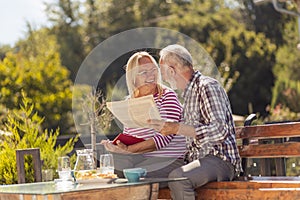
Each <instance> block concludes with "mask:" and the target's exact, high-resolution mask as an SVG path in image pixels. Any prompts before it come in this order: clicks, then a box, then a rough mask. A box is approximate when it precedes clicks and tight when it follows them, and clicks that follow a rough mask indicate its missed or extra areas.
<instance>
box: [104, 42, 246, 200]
mask: <svg viewBox="0 0 300 200" xmlns="http://www.w3.org/2000/svg"><path fill="white" fill-rule="evenodd" d="M161 77H162V78H163V80H164V81H166V82H168V83H169V84H170V86H171V88H172V89H178V90H180V91H182V92H183V93H182V97H183V104H182V105H181V103H180V102H179V100H178V98H177V95H176V93H175V92H174V91H173V90H172V89H170V88H168V87H166V86H164V85H163V84H162V83H161ZM126 81H127V87H128V90H129V98H137V97H141V96H145V95H153V97H154V100H155V102H156V105H157V107H158V110H159V112H160V114H161V118H162V119H163V120H161V121H160V120H151V119H149V120H148V124H149V126H148V127H145V128H130V127H124V133H127V134H131V135H133V136H136V137H140V138H144V139H145V141H143V142H140V143H137V144H134V145H129V146H126V145H125V144H123V143H121V142H120V141H117V145H113V144H112V143H111V142H109V141H102V143H103V144H104V146H105V148H106V149H107V150H108V151H110V152H112V153H113V155H114V160H115V171H116V173H117V174H118V176H119V177H123V174H122V169H124V168H132V167H143V168H146V169H147V171H148V174H147V176H148V177H171V178H177V177H187V180H185V181H176V182H169V183H168V186H169V188H170V190H171V195H172V198H173V199H176V200H177V199H178V200H182V199H195V192H194V189H195V188H197V187H200V186H202V185H204V184H206V183H208V182H211V181H224V180H228V181H229V180H232V179H233V178H234V176H235V175H236V174H238V173H239V172H240V171H241V159H240V157H239V154H238V150H237V146H236V140H235V130H234V123H233V119H232V112H231V108H230V102H229V99H228V97H227V94H226V92H225V91H224V89H223V88H222V86H221V85H220V84H219V82H217V81H216V80H214V79H212V78H210V77H207V76H204V75H202V74H201V73H200V72H199V71H195V70H194V68H193V60H192V56H191V54H190V53H189V51H188V50H187V49H186V48H184V47H183V46H180V45H177V44H175V45H169V46H167V47H165V48H164V49H162V50H161V51H160V59H159V65H158V64H157V62H156V61H155V59H154V58H153V57H152V56H151V55H149V54H148V53H147V52H137V53H135V54H134V55H132V56H131V57H130V58H129V60H128V62H127V67H126ZM163 186H166V185H163Z"/></svg>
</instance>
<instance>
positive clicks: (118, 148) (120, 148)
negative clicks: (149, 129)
mask: <svg viewBox="0 0 300 200" xmlns="http://www.w3.org/2000/svg"><path fill="white" fill-rule="evenodd" d="M100 143H101V144H103V145H104V147H105V149H106V150H107V151H109V152H113V153H122V154H131V152H129V151H128V146H126V145H125V144H123V143H122V142H120V140H117V145H114V144H113V143H112V142H111V141H109V140H102V141H101V142H100Z"/></svg>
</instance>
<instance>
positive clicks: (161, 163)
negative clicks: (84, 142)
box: [102, 52, 186, 177]
mask: <svg viewBox="0 0 300 200" xmlns="http://www.w3.org/2000/svg"><path fill="white" fill-rule="evenodd" d="M126 81H127V87H128V91H129V97H128V98H138V97H142V96H146V95H153V98H154V101H155V103H156V105H157V108H158V110H159V112H160V115H161V118H162V119H164V120H167V121H173V122H179V121H180V119H181V112H182V107H181V104H180V102H179V101H178V98H177V95H176V93H175V92H174V91H173V90H171V89H170V88H168V87H166V86H164V85H162V84H161V75H160V69H159V67H158V64H157V62H156V61H155V59H154V58H153V57H152V56H151V55H150V54H149V53H147V52H137V53H135V54H133V55H132V56H131V57H130V58H129V60H128V62H127V65H126ZM123 133H126V134H130V135H132V136H135V137H138V138H143V139H145V141H143V142H140V143H136V144H133V145H129V146H126V145H125V144H123V143H121V142H120V141H117V145H113V144H112V143H111V142H108V141H103V142H102V143H103V144H104V145H105V147H106V149H107V150H108V151H110V152H112V153H113V155H114V161H115V173H117V174H118V176H119V177H123V174H122V170H123V169H125V168H132V167H142V168H145V169H147V171H148V173H147V177H167V176H168V174H169V173H170V172H171V171H172V170H173V169H175V168H177V167H180V166H182V165H183V164H184V163H183V155H184V153H185V150H186V142H185V137H184V136H178V135H168V136H163V135H162V134H160V133H159V132H157V131H155V130H153V129H149V128H130V127H124V130H123Z"/></svg>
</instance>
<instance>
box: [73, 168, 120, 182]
mask: <svg viewBox="0 0 300 200" xmlns="http://www.w3.org/2000/svg"><path fill="white" fill-rule="evenodd" d="M75 177H76V179H77V180H86V179H95V178H118V176H117V175H116V174H113V173H108V174H101V173H98V172H97V171H96V170H81V171H75Z"/></svg>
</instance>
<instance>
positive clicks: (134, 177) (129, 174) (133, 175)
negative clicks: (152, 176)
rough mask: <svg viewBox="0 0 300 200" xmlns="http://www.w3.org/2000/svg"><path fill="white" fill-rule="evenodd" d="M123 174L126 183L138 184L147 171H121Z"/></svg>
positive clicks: (131, 169)
mask: <svg viewBox="0 0 300 200" xmlns="http://www.w3.org/2000/svg"><path fill="white" fill-rule="evenodd" d="M123 174H124V176H125V178H126V179H127V180H128V183H134V182H139V181H140V178H141V177H144V176H146V174H147V170H146V169H143V168H130V169H123Z"/></svg>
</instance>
